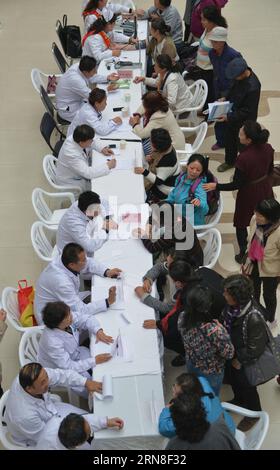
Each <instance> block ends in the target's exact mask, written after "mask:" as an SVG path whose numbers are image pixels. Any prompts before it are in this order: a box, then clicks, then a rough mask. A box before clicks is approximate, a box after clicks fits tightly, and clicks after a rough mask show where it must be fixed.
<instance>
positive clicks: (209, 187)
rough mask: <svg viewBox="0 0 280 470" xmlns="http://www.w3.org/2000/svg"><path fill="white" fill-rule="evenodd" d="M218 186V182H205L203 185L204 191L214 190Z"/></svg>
mask: <svg viewBox="0 0 280 470" xmlns="http://www.w3.org/2000/svg"><path fill="white" fill-rule="evenodd" d="M216 187H217V183H205V184H203V185H202V188H203V189H204V191H206V192H208V191H214V190H215V189H216Z"/></svg>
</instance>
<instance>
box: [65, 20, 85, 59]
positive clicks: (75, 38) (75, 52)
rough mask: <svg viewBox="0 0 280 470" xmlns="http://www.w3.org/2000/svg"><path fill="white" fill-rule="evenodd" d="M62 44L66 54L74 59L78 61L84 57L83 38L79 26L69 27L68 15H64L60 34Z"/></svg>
mask: <svg viewBox="0 0 280 470" xmlns="http://www.w3.org/2000/svg"><path fill="white" fill-rule="evenodd" d="M59 37H60V41H61V44H62V46H63V49H64V52H65V54H66V55H67V56H69V57H71V58H72V59H77V58H79V57H81V55H82V45H81V42H82V38H81V31H80V28H79V26H75V25H67V15H63V18H62V25H61V29H60V32H59Z"/></svg>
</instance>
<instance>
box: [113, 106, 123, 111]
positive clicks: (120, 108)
mask: <svg viewBox="0 0 280 470" xmlns="http://www.w3.org/2000/svg"><path fill="white" fill-rule="evenodd" d="M122 109H123V106H120V107H119V108H113V111H121V110H122Z"/></svg>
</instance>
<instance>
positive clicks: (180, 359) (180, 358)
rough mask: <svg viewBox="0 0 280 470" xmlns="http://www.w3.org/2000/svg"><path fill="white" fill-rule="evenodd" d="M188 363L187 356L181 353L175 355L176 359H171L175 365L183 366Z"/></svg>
mask: <svg viewBox="0 0 280 470" xmlns="http://www.w3.org/2000/svg"><path fill="white" fill-rule="evenodd" d="M185 364H186V358H185V356H182V355H181V354H178V356H176V357H174V359H173V360H172V361H171V365H172V366H173V367H181V366H184V365H185Z"/></svg>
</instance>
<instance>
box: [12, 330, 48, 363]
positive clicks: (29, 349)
mask: <svg viewBox="0 0 280 470" xmlns="http://www.w3.org/2000/svg"><path fill="white" fill-rule="evenodd" d="M43 328H44V327H43V326H37V327H35V328H32V329H31V330H30V329H29V330H28V331H25V333H24V334H23V335H22V337H21V340H20V343H19V349H18V355H19V363H20V367H23V366H25V364H28V363H29V362H37V354H38V349H39V341H40V338H41V336H42V332H43Z"/></svg>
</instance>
